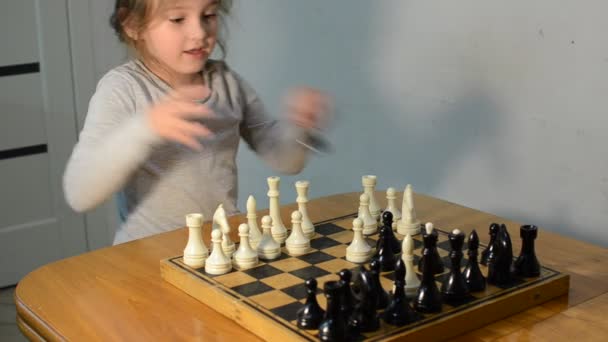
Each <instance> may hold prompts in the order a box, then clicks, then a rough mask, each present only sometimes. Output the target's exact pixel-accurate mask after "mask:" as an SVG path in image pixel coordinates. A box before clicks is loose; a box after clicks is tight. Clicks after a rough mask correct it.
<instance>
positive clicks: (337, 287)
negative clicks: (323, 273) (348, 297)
mask: <svg viewBox="0 0 608 342" xmlns="http://www.w3.org/2000/svg"><path fill="white" fill-rule="evenodd" d="M343 290H344V283H342V282H341V281H334V280H332V281H328V282H326V283H325V286H324V287H323V292H324V294H325V298H327V312H325V317H324V318H323V321H322V322H321V324H319V338H320V339H321V341H346V340H347V338H348V337H347V335H346V321H345V319H344V316H342V315H341V313H340V301H341V299H342V291H343Z"/></svg>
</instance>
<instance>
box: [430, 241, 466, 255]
mask: <svg viewBox="0 0 608 342" xmlns="http://www.w3.org/2000/svg"><path fill="white" fill-rule="evenodd" d="M437 248H438V249H443V250H445V251H448V252H449V251H451V250H452V246H450V240H445V241H442V242H439V243H437ZM465 249H467V244H466V243H463V244H462V250H463V251H464V250H465Z"/></svg>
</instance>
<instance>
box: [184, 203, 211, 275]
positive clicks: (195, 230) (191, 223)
mask: <svg viewBox="0 0 608 342" xmlns="http://www.w3.org/2000/svg"><path fill="white" fill-rule="evenodd" d="M203 220H204V219H203V214H188V215H186V226H188V243H187V244H186V248H184V264H186V265H188V266H190V267H192V268H201V267H203V266H205V259H207V256H209V250H208V249H207V246H205V242H204V241H203V232H202V230H203Z"/></svg>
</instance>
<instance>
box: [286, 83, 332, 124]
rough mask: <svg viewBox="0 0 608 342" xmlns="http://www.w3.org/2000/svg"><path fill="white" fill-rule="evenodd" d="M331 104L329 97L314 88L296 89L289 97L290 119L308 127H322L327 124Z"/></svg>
mask: <svg viewBox="0 0 608 342" xmlns="http://www.w3.org/2000/svg"><path fill="white" fill-rule="evenodd" d="M329 106H330V100H329V97H328V96H327V95H325V94H324V93H322V92H321V91H319V90H316V89H312V88H298V89H295V90H293V91H291V93H290V94H289V96H288V98H287V110H288V115H289V119H290V120H291V121H292V122H293V123H295V124H296V125H298V126H300V127H304V128H307V129H320V128H323V127H324V126H325V125H326V124H327V121H328V119H329V117H328V116H329Z"/></svg>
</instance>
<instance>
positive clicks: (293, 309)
mask: <svg viewBox="0 0 608 342" xmlns="http://www.w3.org/2000/svg"><path fill="white" fill-rule="evenodd" d="M302 306H304V304H302V303H300V302H294V303H289V304H287V305H283V306H279V307H278V308H274V309H272V310H270V311H271V312H272V313H274V314H275V315H277V316H279V317H281V318H282V319H284V320H286V321H288V322H291V321H295V320H296V319H297V318H298V310H300V308H301V307H302Z"/></svg>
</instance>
